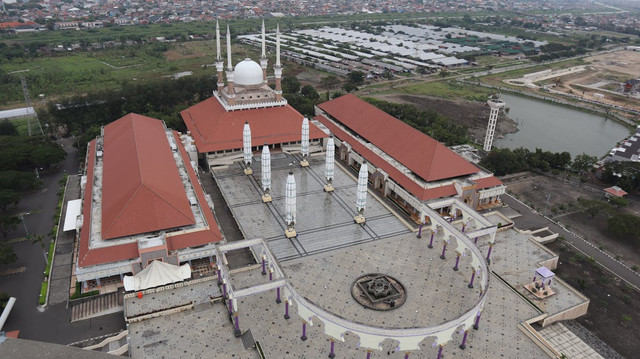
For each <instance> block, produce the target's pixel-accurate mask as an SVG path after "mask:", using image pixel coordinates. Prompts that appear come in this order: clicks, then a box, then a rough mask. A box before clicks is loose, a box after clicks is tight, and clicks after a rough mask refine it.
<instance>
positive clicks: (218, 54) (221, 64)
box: [216, 20, 224, 92]
mask: <svg viewBox="0 0 640 359" xmlns="http://www.w3.org/2000/svg"><path fill="white" fill-rule="evenodd" d="M221 55H222V54H221V51H220V25H219V24H218V20H216V70H217V71H218V92H220V91H222V89H223V88H224V80H223V79H222V70H223V69H224V62H223V61H222V56H221Z"/></svg>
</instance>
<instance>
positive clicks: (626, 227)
mask: <svg viewBox="0 0 640 359" xmlns="http://www.w3.org/2000/svg"><path fill="white" fill-rule="evenodd" d="M607 227H608V229H609V231H610V232H611V233H613V234H615V235H616V236H619V237H633V238H638V236H639V235H640V217H638V216H634V215H632V214H617V215H615V216H613V217H611V218H609V219H608V220H607Z"/></svg>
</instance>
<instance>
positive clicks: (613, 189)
mask: <svg viewBox="0 0 640 359" xmlns="http://www.w3.org/2000/svg"><path fill="white" fill-rule="evenodd" d="M604 191H605V192H607V193H609V194H611V195H614V196H616V197H624V196H626V195H627V192H626V191H625V190H623V189H622V188H620V187H618V186H612V187H609V188H605V189H604Z"/></svg>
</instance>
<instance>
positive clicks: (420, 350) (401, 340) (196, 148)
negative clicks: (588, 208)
mask: <svg viewBox="0 0 640 359" xmlns="http://www.w3.org/2000/svg"><path fill="white" fill-rule="evenodd" d="M280 37H281V35H280V32H279V30H276V33H275V38H276V49H275V65H274V75H275V86H274V88H271V87H270V86H269V85H268V80H267V71H268V61H267V51H266V40H265V38H266V32H265V28H264V24H263V27H262V54H261V57H260V59H259V63H258V62H255V61H252V60H250V59H245V60H242V61H240V62H239V63H237V64H236V65H235V66H233V63H232V56H231V53H232V52H231V38H230V33H229V29H228V27H227V34H226V54H227V64H226V65H227V66H226V69H225V67H224V62H223V60H222V53H221V40H220V30H219V27H218V26H217V25H216V47H217V56H216V61H215V66H216V70H217V76H218V86H217V89H216V90H215V91H213V96H212V97H211V98H208V99H206V100H204V101H202V102H200V103H198V104H196V105H194V106H191V107H189V108H187V109H186V110H184V111H182V112H181V116H182V118H183V120H184V122H185V124H186V126H187V128H188V130H189V131H188V132H187V133H186V134H180V133H177V132H174V131H171V130H170V129H167V128H165V127H164V126H163V124H162V123H161V122H160V121H157V120H154V119H151V118H147V117H144V116H139V115H135V114H130V115H127V116H125V117H123V118H122V119H120V120H117V121H115V122H114V123H112V124H110V125H107V126H105V128H104V130H103V134H102V136H100V137H99V138H97V139H96V140H94V141H92V142H91V143H90V144H89V149H88V151H87V160H86V163H87V170H86V174H85V177H84V179H83V183H84V185H83V186H84V187H83V195H82V200H83V201H82V212H81V214H82V215H81V216H80V217H79V219H80V220H79V221H78V222H77V223H78V225H77V230H78V231H79V235H78V238H79V246H78V250H77V252H76V259H75V265H74V273H75V275H76V277H77V279H78V281H79V282H81V283H83V287H84V288H85V289H86V290H89V289H95V288H99V289H101V290H103V289H104V288H105V286H106V285H105V282H106V283H108V285H110V286H112V287H115V288H117V287H120V286H122V285H124V287H125V289H126V291H127V293H126V294H125V295H124V315H125V320H126V322H127V329H128V334H127V338H128V346H129V347H128V348H129V353H130V355H131V356H132V357H136V358H143V357H178V356H187V357H194V358H197V357H202V358H211V357H214V358H229V357H236V358H258V357H262V358H265V357H270V358H320V357H329V358H334V357H343V358H367V359H371V358H377V357H392V358H404V359H407V358H409V357H412V358H414V357H415V358H438V359H441V358H443V357H445V356H446V357H461V358H471V357H487V358H489V357H498V356H501V355H502V356H504V357H523V358H524V357H526V358H537V357H556V356H557V357H559V356H560V355H559V354H560V353H558V351H557V350H556V349H554V348H553V346H552V345H550V344H549V343H548V342H547V341H545V339H544V338H543V337H542V336H541V335H540V334H538V332H537V331H536V329H535V328H534V324H535V323H538V324H540V325H541V326H543V327H544V326H547V325H551V324H553V323H554V322H558V321H560V320H565V319H570V318H575V317H577V316H579V315H581V314H584V312H585V311H586V309H587V307H588V304H589V301H588V299H587V298H585V297H584V296H582V295H581V294H579V293H578V292H577V291H575V290H574V289H573V288H571V287H569V286H568V285H566V284H565V283H564V282H562V281H560V280H555V279H554V286H553V290H551V287H550V286H551V278H552V276H553V273H552V272H551V270H553V269H555V265H556V263H557V260H558V256H557V255H555V254H553V253H551V252H550V251H548V250H546V249H544V247H543V246H542V245H540V244H539V243H537V242H535V240H533V239H532V238H534V237H533V236H532V235H530V234H528V233H527V232H523V231H516V230H515V229H513V228H512V225H513V222H512V221H510V219H509V218H508V217H506V216H504V215H503V214H500V213H498V212H493V211H492V209H495V208H498V207H500V206H501V202H500V196H501V195H503V194H504V193H505V190H506V186H505V185H504V184H502V182H501V181H500V180H499V179H497V178H495V177H494V176H493V175H492V174H491V173H488V172H487V171H485V170H483V169H481V168H478V167H477V166H475V165H474V164H472V163H470V162H468V161H466V160H465V159H463V158H462V157H460V156H459V155H457V154H456V153H455V152H453V151H451V150H450V149H448V148H447V147H446V146H444V145H443V144H442V143H439V142H438V141H436V140H434V139H432V138H430V137H429V136H427V135H425V134H423V133H421V132H419V131H417V130H415V129H413V128H411V127H410V126H408V125H406V124H404V123H402V122H401V121H399V120H398V119H396V118H394V117H392V116H390V115H388V114H386V113H385V112H383V111H381V110H379V109H377V108H376V107H375V106H373V105H370V104H368V103H367V102H365V101H363V100H361V99H359V98H357V97H356V96H354V95H344V96H342V97H339V98H336V99H333V100H331V101H327V102H324V103H321V104H319V105H318V106H317V107H316V113H315V116H314V117H313V118H309V119H308V118H305V117H304V116H303V115H302V114H300V113H299V112H298V111H296V110H295V109H294V108H293V107H291V106H290V105H289V104H288V103H287V100H286V99H285V98H284V97H283V96H282V87H281V80H282V71H283V67H282V63H281V60H280V56H281V54H280V51H281V50H280V41H281V39H280ZM225 77H226V83H225V82H224V78H225ZM156 154H157V155H156ZM198 163H199V164H200V166H198ZM202 164H204V165H205V166H204V167H206V168H205V169H204V170H203V169H202V168H201V167H202ZM207 183H212V184H207ZM119 186H120V187H122V188H120V189H118V188H119ZM208 188H209V189H210V190H208ZM216 201H217V202H216ZM214 202H215V203H221V204H222V205H217V206H214ZM480 210H482V211H481V212H482V213H480V212H479V211H480ZM354 222H355V223H354ZM238 258H244V260H240V261H239V260H238ZM158 262H162V268H161V269H162V270H160V269H159V267H160V266H159V265H158ZM203 267H204V268H205V270H202V268H203ZM197 268H199V269H200V270H196V269H197ZM536 268H538V269H537V270H536ZM541 268H544V269H545V270H543V269H541ZM189 270H190V271H191V273H189ZM534 275H535V277H534V280H533V281H532V280H531V277H532V276H534ZM145 283H146V284H145ZM525 285H528V286H529V287H526V288H529V289H526V288H525ZM540 285H542V287H540ZM545 286H546V287H545ZM540 288H542V289H540ZM543 291H544V295H543V294H542V292H543Z"/></svg>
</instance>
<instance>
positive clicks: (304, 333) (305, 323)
mask: <svg viewBox="0 0 640 359" xmlns="http://www.w3.org/2000/svg"><path fill="white" fill-rule="evenodd" d="M300 339H302V340H303V341H305V340H307V322H306V321H304V320H303V321H302V336H301V337H300Z"/></svg>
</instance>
